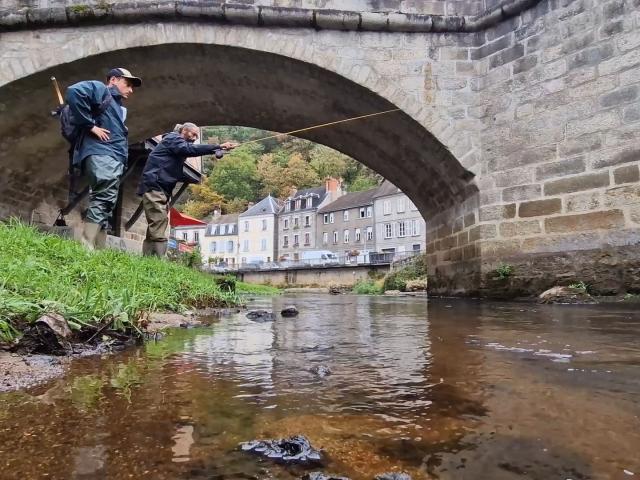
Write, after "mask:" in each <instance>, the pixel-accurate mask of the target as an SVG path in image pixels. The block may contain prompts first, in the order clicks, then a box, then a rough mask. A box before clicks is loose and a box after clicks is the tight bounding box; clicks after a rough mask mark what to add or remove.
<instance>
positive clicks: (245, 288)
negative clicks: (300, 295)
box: [236, 282, 280, 295]
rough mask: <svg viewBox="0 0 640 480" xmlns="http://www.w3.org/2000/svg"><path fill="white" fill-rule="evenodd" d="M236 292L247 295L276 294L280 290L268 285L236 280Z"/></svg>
mask: <svg viewBox="0 0 640 480" xmlns="http://www.w3.org/2000/svg"><path fill="white" fill-rule="evenodd" d="M236 293H241V294H247V295H276V294H278V293H280V290H279V289H278V288H276V287H272V286H270V285H258V284H255V283H245V282H236Z"/></svg>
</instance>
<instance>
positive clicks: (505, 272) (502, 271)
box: [496, 263, 514, 280]
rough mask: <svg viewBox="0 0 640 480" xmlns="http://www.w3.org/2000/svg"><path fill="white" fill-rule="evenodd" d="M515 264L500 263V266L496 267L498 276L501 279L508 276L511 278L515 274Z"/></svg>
mask: <svg viewBox="0 0 640 480" xmlns="http://www.w3.org/2000/svg"><path fill="white" fill-rule="evenodd" d="M513 271H514V268H513V265H507V264H504V263H502V264H500V265H499V266H498V268H496V274H498V278H499V279H500V280H506V279H507V278H509V277H510V276H511V275H513Z"/></svg>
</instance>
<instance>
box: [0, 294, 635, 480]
mask: <svg viewBox="0 0 640 480" xmlns="http://www.w3.org/2000/svg"><path fill="white" fill-rule="evenodd" d="M288 304H294V305H296V306H297V307H298V309H299V310H300V315H299V316H298V317H297V318H278V319H277V320H276V321H275V322H272V323H254V322H252V321H250V320H248V319H246V318H245V317H244V315H243V314H239V315H231V316H226V317H220V318H216V319H208V320H209V321H210V322H211V324H210V325H209V326H206V327H201V328H195V329H180V330H175V331H173V332H172V333H171V335H169V336H168V337H167V338H166V339H165V340H163V341H159V342H150V343H148V344H147V345H145V346H144V347H141V348H139V349H136V350H132V351H128V352H125V353H122V354H119V355H115V356H110V357H105V358H84V359H79V360H77V361H75V362H74V363H73V364H72V366H71V369H70V372H69V374H68V375H67V376H65V377H64V378H61V379H58V380H56V381H53V382H51V383H49V384H46V385H43V386H41V387H38V388H35V389H31V390H28V391H24V392H14V393H6V394H0V478H1V479H20V480H22V479H45V478H47V479H102V478H104V479H129V478H133V479H145V478H149V479H172V480H173V479H196V480H199V479H203V480H204V479H218V480H221V479H283V480H290V479H297V478H300V477H301V476H302V475H303V474H304V473H305V472H307V471H323V472H326V473H332V474H335V475H341V476H347V477H350V478H351V479H353V480H365V479H366V480H370V479H373V478H374V476H375V475H377V474H380V473H383V472H392V471H396V472H398V471H404V472H407V473H409V474H410V475H411V476H412V477H413V478H414V480H415V479H432V478H433V479H463V480H466V479H469V480H482V479H487V480H502V479H505V480H507V479H514V480H515V479H518V480H521V479H539V480H550V479H561V480H567V479H571V480H582V479H603V480H605V479H606V480H610V479H614V480H615V479H631V480H633V479H634V478H638V479H640V311H639V309H638V308H637V305H628V306H617V305H613V306H612V305H608V306H584V307H583V306H580V307H569V306H540V305H534V304H517V303H494V302H482V303H481V302H473V301H461V300H429V301H427V300H426V299H424V298H398V297H367V296H352V295H340V296H328V295H311V294H308V295H294V294H290V295H282V296H277V297H273V298H257V299H253V300H251V303H250V305H251V307H252V308H268V309H273V310H274V311H279V310H280V309H281V308H282V306H284V305H288ZM318 365H323V366H327V367H329V368H330V370H331V372H332V373H331V375H328V376H326V377H319V376H318V375H316V374H314V373H312V372H311V371H310V370H311V367H313V366H318ZM294 434H303V435H305V436H307V437H308V438H309V439H310V440H311V441H312V444H313V445H314V446H317V447H321V448H322V449H323V451H324V458H325V460H324V464H323V465H322V466H316V467H314V468H312V469H311V470H307V469H306V468H305V467H302V466H292V467H285V466H283V465H279V464H276V463H272V462H270V461H267V460H263V459H261V458H258V457H255V456H253V455H251V454H247V453H244V452H241V451H239V450H238V449H237V445H238V443H239V442H243V441H248V440H253V439H263V438H280V437H284V436H288V435H294Z"/></svg>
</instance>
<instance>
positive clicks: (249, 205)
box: [247, 202, 255, 210]
mask: <svg viewBox="0 0 640 480" xmlns="http://www.w3.org/2000/svg"><path fill="white" fill-rule="evenodd" d="M254 205H255V202H249V203H247V210H249V209H250V208H251V207H253V206H254Z"/></svg>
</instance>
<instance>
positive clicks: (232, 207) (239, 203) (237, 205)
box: [224, 198, 249, 213]
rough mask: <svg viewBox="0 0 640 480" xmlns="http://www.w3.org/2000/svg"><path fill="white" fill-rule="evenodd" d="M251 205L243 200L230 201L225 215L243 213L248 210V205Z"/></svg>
mask: <svg viewBox="0 0 640 480" xmlns="http://www.w3.org/2000/svg"><path fill="white" fill-rule="evenodd" d="M248 204H249V202H247V201H246V200H243V199H241V198H234V199H233V200H230V201H229V202H228V203H227V205H226V207H225V209H224V212H225V213H242V212H244V211H245V210H246V209H247V205H248Z"/></svg>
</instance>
